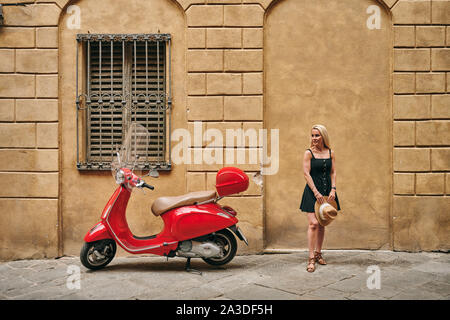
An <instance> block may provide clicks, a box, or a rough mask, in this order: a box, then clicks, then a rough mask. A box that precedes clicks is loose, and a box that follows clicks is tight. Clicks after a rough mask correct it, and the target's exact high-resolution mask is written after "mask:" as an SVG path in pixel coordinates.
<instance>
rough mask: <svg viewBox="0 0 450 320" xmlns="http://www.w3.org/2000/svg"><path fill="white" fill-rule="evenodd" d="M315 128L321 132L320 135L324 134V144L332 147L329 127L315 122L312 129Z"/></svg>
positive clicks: (329, 147)
mask: <svg viewBox="0 0 450 320" xmlns="http://www.w3.org/2000/svg"><path fill="white" fill-rule="evenodd" d="M313 129H316V130H318V131H319V132H320V135H321V136H322V139H323V145H324V146H325V147H326V148H328V149H331V146H330V138H329V137H328V131H327V128H325V126H323V125H321V124H315V125H313V127H312V128H311V131H312V130H313ZM311 147H312V141H311Z"/></svg>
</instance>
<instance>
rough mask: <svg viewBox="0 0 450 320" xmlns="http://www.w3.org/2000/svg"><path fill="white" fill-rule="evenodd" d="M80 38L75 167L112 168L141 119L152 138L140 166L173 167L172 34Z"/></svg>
mask: <svg viewBox="0 0 450 320" xmlns="http://www.w3.org/2000/svg"><path fill="white" fill-rule="evenodd" d="M77 41H78V45H77V63H76V68H77V79H76V82H77V86H76V90H77V95H76V96H77V99H76V105H77V168H78V169H79V170H109V169H110V163H111V161H112V159H113V157H114V156H115V152H116V151H117V148H118V147H120V145H121V144H122V139H123V137H124V136H125V134H126V132H127V129H128V127H129V126H130V124H131V123H132V122H137V123H139V124H141V125H143V126H144V127H145V128H146V129H147V130H148V132H149V133H150V139H149V140H150V141H148V143H145V146H142V147H141V149H140V157H139V161H138V163H137V165H136V168H138V169H142V170H145V169H150V168H156V169H160V170H170V168H171V165H170V118H171V117H170V112H171V87H170V85H171V65H170V60H171V56H170V41H171V37H170V35H169V34H137V35H135V34H132V35H124V34H114V35H109V34H79V35H77ZM80 52H81V54H80ZM80 60H81V63H82V68H81V69H79V63H80ZM80 73H82V76H81V77H80V76H79V74H80ZM79 82H80V83H79ZM80 88H81V91H82V92H81V93H79V89H80ZM168 135H169V137H168Z"/></svg>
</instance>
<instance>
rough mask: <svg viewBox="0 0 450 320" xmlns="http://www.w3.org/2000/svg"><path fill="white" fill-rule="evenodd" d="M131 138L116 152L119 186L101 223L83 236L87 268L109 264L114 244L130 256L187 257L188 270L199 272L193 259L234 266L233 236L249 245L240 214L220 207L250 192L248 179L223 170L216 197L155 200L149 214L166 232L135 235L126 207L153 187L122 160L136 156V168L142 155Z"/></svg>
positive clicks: (193, 194)
mask: <svg viewBox="0 0 450 320" xmlns="http://www.w3.org/2000/svg"><path fill="white" fill-rule="evenodd" d="M135 131H136V130H135ZM139 131H140V132H144V131H145V132H146V130H145V129H143V127H140V128H139ZM129 133H130V134H132V133H133V128H130V130H129ZM127 136H128V137H127V138H125V139H124V144H123V145H122V149H121V152H120V153H117V160H118V161H117V162H115V163H114V162H113V163H112V164H111V167H112V168H113V174H114V176H115V179H116V182H117V183H118V184H119V187H118V188H117V189H116V191H115V192H114V194H113V195H112V197H111V198H110V199H109V201H108V203H107V204H106V206H105V208H104V209H103V212H102V215H101V221H100V222H99V223H97V224H96V225H95V226H94V227H93V228H92V229H91V230H89V232H88V233H87V234H86V236H85V237H84V241H85V243H84V245H83V247H82V249H81V252H80V260H81V262H82V264H83V265H84V266H85V267H87V268H89V269H92V270H97V269H101V268H103V267H105V266H106V265H108V264H109V263H110V262H111V260H112V259H113V258H114V255H115V253H116V248H117V247H116V243H117V244H119V246H121V247H122V248H123V249H124V250H126V251H127V252H129V253H132V254H140V253H151V254H155V255H160V256H166V257H168V258H169V257H175V256H180V257H185V258H187V263H186V267H185V269H186V270H187V271H195V270H192V269H191V268H190V259H191V258H202V259H203V260H204V261H205V262H207V263H208V264H211V265H216V266H217V265H224V264H226V263H228V262H230V261H231V260H232V259H233V258H234V256H235V254H236V250H237V243H236V239H235V237H234V235H233V233H234V234H235V235H236V236H237V237H238V238H239V239H240V240H242V241H244V242H245V244H247V245H248V241H247V239H246V238H245V236H244V235H243V233H242V232H241V230H240V229H239V227H238V226H237V223H238V219H237V218H236V211H234V210H233V209H232V208H230V207H227V206H220V205H219V204H218V203H217V202H218V200H220V199H221V198H223V197H224V196H227V195H231V194H235V193H239V192H242V191H245V190H247V188H248V184H249V180H248V177H247V175H246V174H245V173H244V172H242V171H241V170H240V169H238V168H234V167H226V168H222V169H221V170H220V171H219V172H218V173H217V176H216V189H217V193H216V191H200V192H191V193H188V194H185V195H181V196H175V197H160V198H157V199H156V200H155V201H154V202H153V204H152V207H151V210H152V212H153V214H154V215H155V216H157V217H161V218H162V219H163V221H164V228H163V230H162V231H161V232H160V233H159V234H156V235H152V236H148V237H137V236H135V235H133V233H132V232H131V231H130V229H129V227H128V224H127V220H126V208H127V204H128V200H129V199H130V196H131V192H132V190H133V189H134V188H148V189H150V190H153V189H154V187H153V186H151V185H148V184H147V183H146V182H145V181H144V179H143V178H142V177H138V176H137V175H136V174H134V173H133V170H132V169H130V168H127V167H126V165H125V164H124V163H123V162H122V161H123V159H124V158H126V159H127V160H130V158H135V164H136V159H138V151H139V150H141V149H142V148H139V147H135V148H133V144H134V145H139V143H137V142H136V141H137V139H136V138H130V135H127ZM141 138H142V137H141ZM141 141H142V139H141ZM141 145H142V144H141ZM133 150H134V154H133ZM130 155H131V156H130ZM121 158H122V159H121ZM126 163H129V162H128V161H127V162H126ZM133 167H134V165H133ZM149 175H151V176H153V177H157V176H158V173H157V172H156V171H151V172H150V173H149ZM230 230H231V231H232V232H230Z"/></svg>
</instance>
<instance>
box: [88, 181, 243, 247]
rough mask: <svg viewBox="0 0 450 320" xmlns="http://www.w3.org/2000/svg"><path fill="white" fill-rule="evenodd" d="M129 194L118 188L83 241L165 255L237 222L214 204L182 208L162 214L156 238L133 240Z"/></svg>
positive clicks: (122, 188)
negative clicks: (110, 241) (109, 241)
mask: <svg viewBox="0 0 450 320" xmlns="http://www.w3.org/2000/svg"><path fill="white" fill-rule="evenodd" d="M130 196H131V192H130V191H129V190H128V189H127V188H126V187H125V186H123V185H121V186H119V187H118V188H117V189H116V191H115V192H114V194H113V195H112V197H111V198H110V199H109V201H108V203H107V204H106V206H105V208H104V209H103V212H102V221H101V222H99V223H98V224H96V225H95V226H94V227H93V228H92V229H91V230H90V231H89V232H88V233H87V234H86V236H85V238H84V240H85V241H86V242H92V241H97V240H102V239H114V241H116V243H117V244H118V245H119V246H120V247H122V248H123V249H124V250H125V251H127V252H129V253H133V254H137V253H151V254H156V255H161V256H163V255H168V254H169V252H170V251H175V250H176V249H177V247H178V242H179V241H183V240H189V239H193V238H197V237H200V236H204V235H207V234H210V233H212V232H216V231H219V230H222V229H225V228H228V227H231V226H233V225H235V224H236V223H237V222H238V220H237V219H236V217H234V216H233V215H231V214H230V213H228V212H226V211H224V210H223V209H222V208H221V206H220V205H218V204H217V203H207V204H201V205H191V206H183V207H178V208H175V209H172V210H170V211H167V212H165V213H163V214H162V215H161V218H162V219H163V221H164V228H163V230H162V231H161V232H160V233H159V234H158V235H156V236H151V237H144V238H137V237H135V236H134V235H133V234H132V232H131V231H130V228H129V227H128V223H127V220H126V208H127V205H128V201H129V199H130Z"/></svg>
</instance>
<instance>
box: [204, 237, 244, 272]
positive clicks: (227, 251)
mask: <svg viewBox="0 0 450 320" xmlns="http://www.w3.org/2000/svg"><path fill="white" fill-rule="evenodd" d="M213 241H214V242H215V243H216V244H217V245H218V246H219V247H221V248H222V250H223V257H220V258H202V259H203V260H204V261H205V262H206V263H208V264H210V265H213V266H221V265H224V264H227V263H228V262H230V261H231V260H233V258H234V256H235V255H236V251H237V243H236V238H235V237H234V235H233V234H232V233H231V232H230V231H229V230H227V229H223V230H220V231H217V232H216V233H215V235H214V239H213Z"/></svg>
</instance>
